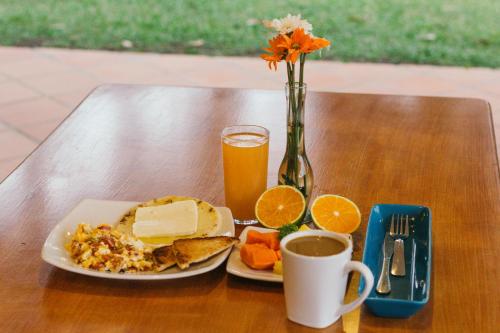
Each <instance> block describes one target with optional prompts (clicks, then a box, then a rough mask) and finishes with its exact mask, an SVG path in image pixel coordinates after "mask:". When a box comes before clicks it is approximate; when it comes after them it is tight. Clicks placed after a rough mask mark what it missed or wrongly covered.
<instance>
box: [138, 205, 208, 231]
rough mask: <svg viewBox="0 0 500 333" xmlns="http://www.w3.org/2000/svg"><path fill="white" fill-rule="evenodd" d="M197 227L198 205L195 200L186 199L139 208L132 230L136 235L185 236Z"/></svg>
mask: <svg viewBox="0 0 500 333" xmlns="http://www.w3.org/2000/svg"><path fill="white" fill-rule="evenodd" d="M197 228H198V207H197V206H196V202H194V200H186V201H178V202H173V203H170V204H167V205H160V206H153V207H139V208H137V211H136V213H135V223H134V224H133V225H132V232H133V233H134V235H135V236H136V237H165V236H185V235H191V234H194V233H195V232H196V229H197Z"/></svg>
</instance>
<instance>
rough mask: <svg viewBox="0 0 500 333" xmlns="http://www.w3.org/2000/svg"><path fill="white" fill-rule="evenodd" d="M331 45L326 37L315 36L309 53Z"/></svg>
mask: <svg viewBox="0 0 500 333" xmlns="http://www.w3.org/2000/svg"><path fill="white" fill-rule="evenodd" d="M329 45H330V41H329V40H327V39H325V38H319V37H318V38H313V42H312V45H311V48H310V50H309V52H307V53H310V52H314V51H316V50H319V49H322V48H324V47H327V46H329Z"/></svg>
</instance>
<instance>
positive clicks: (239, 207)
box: [222, 125, 269, 225]
mask: <svg viewBox="0 0 500 333" xmlns="http://www.w3.org/2000/svg"><path fill="white" fill-rule="evenodd" d="M268 155H269V131H268V130H267V129H265V128H264V127H261V126H255V125H236V126H230V127H226V128H224V130H223V131H222V157H223V162H224V194H225V198H226V206H227V207H228V208H229V209H231V211H232V213H233V217H234V218H235V223H236V224H244V225H249V224H256V223H257V220H256V219H255V203H256V202H257V199H258V198H259V196H260V195H261V194H262V193H263V192H264V191H265V190H266V188H267V160H268Z"/></svg>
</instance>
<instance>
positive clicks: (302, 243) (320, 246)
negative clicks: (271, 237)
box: [286, 236, 346, 257]
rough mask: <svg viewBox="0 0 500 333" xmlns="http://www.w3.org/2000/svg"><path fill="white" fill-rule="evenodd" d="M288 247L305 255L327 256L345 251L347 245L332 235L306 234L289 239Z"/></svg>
mask: <svg viewBox="0 0 500 333" xmlns="http://www.w3.org/2000/svg"><path fill="white" fill-rule="evenodd" d="M286 248H287V249H288V250H289V251H292V252H294V253H297V254H302V255H304V256H311V257H325V256H331V255H334V254H337V253H340V252H342V251H344V250H345V248H346V246H345V244H344V243H343V242H341V241H338V240H336V239H335V238H331V237H322V236H305V237H299V238H295V239H293V240H291V241H289V242H288V243H287V244H286Z"/></svg>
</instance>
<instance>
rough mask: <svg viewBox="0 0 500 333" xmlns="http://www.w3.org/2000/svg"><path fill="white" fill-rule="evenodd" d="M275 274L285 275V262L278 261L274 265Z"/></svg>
mask: <svg viewBox="0 0 500 333" xmlns="http://www.w3.org/2000/svg"><path fill="white" fill-rule="evenodd" d="M273 273H274V274H279V275H283V261H281V260H278V261H276V262H275V263H274V266H273Z"/></svg>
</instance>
